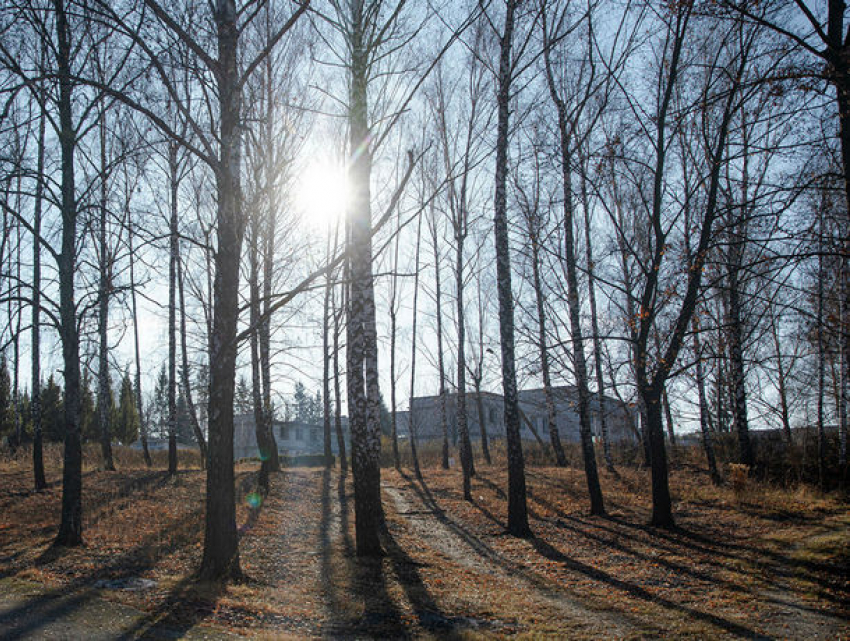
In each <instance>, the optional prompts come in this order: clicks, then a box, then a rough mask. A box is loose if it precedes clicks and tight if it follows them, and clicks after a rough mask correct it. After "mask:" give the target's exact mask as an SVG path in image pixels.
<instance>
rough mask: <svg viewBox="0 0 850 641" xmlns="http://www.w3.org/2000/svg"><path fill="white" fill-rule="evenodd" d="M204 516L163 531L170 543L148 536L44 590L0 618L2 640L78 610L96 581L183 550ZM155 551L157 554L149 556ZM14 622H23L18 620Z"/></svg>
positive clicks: (141, 568) (194, 514)
mask: <svg viewBox="0 0 850 641" xmlns="http://www.w3.org/2000/svg"><path fill="white" fill-rule="evenodd" d="M202 514H203V509H198V510H195V511H193V512H191V513H190V514H188V515H187V516H185V517H183V518H181V519H176V520H175V521H173V522H172V523H171V524H169V526H168V527H167V528H166V529H167V531H168V532H169V533H170V536H169V542H168V544H167V545H166V546H162V536H161V532H156V533H154V534H151V535H150V536H148V537H147V538H145V539H144V540H142V541H141V542H140V543H139V544H138V545H137V546H136V547H134V548H132V549H131V550H128V551H127V552H125V553H124V554H120V555H118V556H116V557H115V558H114V559H113V560H112V561H111V562H110V563H108V564H106V565H104V566H101V567H99V568H96V569H93V570H92V571H91V572H89V573H86V574H84V575H82V576H80V577H78V578H76V579H75V580H73V581H71V582H70V583H69V584H67V585H63V586H61V587H59V588H55V589H53V590H47V591H45V592H44V593H43V594H40V595H38V596H36V597H34V598H32V599H28V600H27V601H26V602H25V603H22V604H21V605H19V606H17V607H15V608H12V609H10V610H8V611H7V612H4V613H3V614H2V615H0V630H2V631H3V638H4V639H10V640H11V639H19V638H22V637H24V636H27V635H30V634H32V633H33V632H35V631H36V630H38V629H39V628H41V627H43V626H44V625H46V624H48V623H50V622H53V621H56V620H58V619H61V618H63V617H65V616H67V615H68V614H70V613H72V612H74V611H75V610H77V609H79V608H80V607H82V606H83V605H85V604H86V603H87V602H89V601H90V600H91V599H93V598H95V597H97V596H99V595H100V590H98V589H97V588H95V587H94V582H95V579H98V578H102V577H104V576H108V577H109V578H110V579H114V580H120V579H126V578H130V577H133V576H137V575H139V574H141V573H143V572H145V571H146V570H149V569H151V568H152V567H153V566H154V565H155V563H156V561H157V560H158V558H159V557H160V556H161V555H162V554H163V553H165V552H167V551H170V550H172V549H175V548H179V547H183V546H184V545H186V544H188V543H189V542H190V541H191V540H192V539H193V534H194V533H195V532H196V526H195V521H196V520H197V519H198V518H200V517H201V516H202ZM151 548H154V549H155V550H156V551H157V554H151V552H150V550H151ZM59 554H61V551H60V550H57V549H56V548H52V547H51V548H48V550H47V552H46V556H49V557H52V558H55V555H59ZM17 619H22V620H20V621H17Z"/></svg>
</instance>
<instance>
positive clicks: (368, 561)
mask: <svg viewBox="0 0 850 641" xmlns="http://www.w3.org/2000/svg"><path fill="white" fill-rule="evenodd" d="M345 480H346V477H345V476H342V475H341V476H340V477H339V481H338V484H337V499H338V503H339V527H340V533H339V535H340V538H341V540H342V541H341V542H342V555H341V556H342V560H341V561H342V564H343V567H342V568H338V564H339V563H340V559H339V558H338V557H337V556H336V555H335V554H334V542H333V536H332V532H331V526H332V516H333V507H332V505H331V496H330V487H331V471H330V470H329V469H327V470H325V471H324V473H323V477H322V498H321V504H322V522H321V524H320V527H319V536H320V541H321V546H322V550H321V557H322V558H321V566H322V576H321V582H322V586H323V588H324V589H323V592H324V594H325V601H326V603H325V605H326V609H327V610H328V612H329V614H330V615H331V616H332V617H333V619H332V620H331V621H330V623H329V624H327V626H326V628H327V629H326V630H324V631H323V632H324V634H326V635H330V636H347V635H354V636H358V635H362V634H368V635H372V636H378V637H390V638H407V637H409V636H410V633H409V630H408V629H407V628H406V627H405V625H404V621H403V619H402V613H401V611H400V610H399V609H398V608H397V607H396V605H395V603H394V601H393V599H392V597H391V596H390V594H389V592H388V591H387V581H386V576H385V573H384V567H383V565H384V559H383V558H381V557H373V558H368V557H367V558H358V557H357V554H356V550H355V546H354V542H353V541H352V539H351V534H350V532H349V524H350V521H349V519H350V516H349V511H350V506H349V501H348V495H347V493H346V485H345ZM339 572H342V573H344V575H345V576H344V577H338V576H336V575H337V574H338V573H339ZM340 579H343V582H348V583H349V584H350V586H351V589H350V592H348V591H346V590H345V588H344V586H343V588H342V589H341V588H340V586H339V585H338V583H339V582H340V581H339V580H340ZM346 580H347V581H346ZM352 597H353V598H354V599H355V600H356V602H355V603H352ZM355 607H356V608H357V609H358V610H360V609H361V608H362V614H360V615H353V616H346V614H345V613H346V611H348V612H352V610H353V609H354V608H355ZM340 615H342V616H340Z"/></svg>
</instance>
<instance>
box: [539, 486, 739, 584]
mask: <svg viewBox="0 0 850 641" xmlns="http://www.w3.org/2000/svg"><path fill="white" fill-rule="evenodd" d="M528 496H529V498H530V499H531V500H532V501H534V502H535V503H538V504H539V505H542V506H543V507H545V508H547V509H548V510H550V511H552V512H554V513H555V514H557V515H558V521H557V522H556V523H555V525H556V527H558V528H561V529H565V530H569V531H571V532H575V533H576V534H578V535H580V536H583V537H584V538H586V539H588V540H590V541H593V542H594V543H597V544H598V545H599V546H601V547H607V548H610V549H612V550H616V551H618V552H621V553H623V554H626V555H629V556H632V557H634V558H636V559H640V560H641V561H646V562H647V563H653V564H657V565H661V566H663V567H665V568H667V569H668V570H672V571H673V572H676V573H677V574H686V575H688V576H691V577H693V578H695V579H698V580H700V581H704V582H706V583H711V584H712V585H718V584H720V585H723V586H724V587H727V588H729V589H731V590H732V591H735V592H745V593H748V591H747V590H745V589H743V588H742V587H741V586H739V585H736V584H735V583H732V582H730V581H726V580H723V579H721V578H719V577H717V576H714V575H711V574H707V573H705V572H702V571H700V570H696V569H694V568H691V567H688V566H685V565H681V564H679V563H674V562H673V561H669V560H667V559H665V558H663V557H662V556H654V557H650V556H649V555H647V554H644V553H643V552H639V551H638V550H636V549H634V548H633V547H630V546H628V545H624V544H623V543H620V542H619V541H612V540H610V539H606V538H605V537H602V536H600V535H598V534H593V533H592V532H589V531H587V530H585V529H582V528H580V527H577V526H576V525H570V524H569V521H574V522H576V523H581V524H582V525H586V526H588V527H597V524H596V523H592V524H589V523H585V522H584V521H580V520H578V519H575V518H574V517H572V516H570V515H569V514H566V513H564V512H563V511H562V510H560V509H559V508H558V507H557V506H556V505H553V504H552V503H551V502H550V501H547V500H546V499H544V498H543V497H541V496H539V495H537V494H536V493H534V492H532V491H531V490H529V492H528ZM537 518H539V519H540V520H543V519H542V517H537ZM547 520H548V519H547ZM601 529H604V530H605V531H607V532H611V533H614V534H622V533H618V532H617V530H612V529H611V528H606V527H602V528H601ZM709 565H712V566H713V567H716V568H719V569H726V566H725V565H723V564H722V563H710V562H709Z"/></svg>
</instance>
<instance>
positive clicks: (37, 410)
mask: <svg viewBox="0 0 850 641" xmlns="http://www.w3.org/2000/svg"><path fill="white" fill-rule="evenodd" d="M42 95H43V94H42ZM46 120H47V117H46V116H45V114H44V112H43V111H42V113H41V115H40V116H39V119H38V151H37V153H38V160H37V161H36V162H37V165H36V172H35V178H36V184H35V211H34V212H33V221H32V227H33V241H32V345H31V346H30V352H31V353H30V364H31V366H32V380H31V383H30V386H31V388H32V392H31V400H30V409H31V412H32V465H33V477H34V480H35V491H36V492H40V491H41V490H43V489H45V488H46V487H47V480H46V479H45V478H44V456H43V452H42V450H43V447H42V443H43V437H42V432H41V326H40V325H41V212H42V207H43V203H44V180H45V176H44V135H45V126H46V125H45V121H46Z"/></svg>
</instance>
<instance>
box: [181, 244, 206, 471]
mask: <svg viewBox="0 0 850 641" xmlns="http://www.w3.org/2000/svg"><path fill="white" fill-rule="evenodd" d="M177 295H178V298H179V300H180V352H181V355H182V357H183V367H182V368H181V370H182V372H181V378H182V379H183V398H184V399H185V400H186V407H187V408H188V409H189V420H191V421H192V431H193V432H194V434H195V441H196V442H197V443H198V450H199V452H200V454H201V468H202V469H206V467H207V442H206V439H205V438H204V433H203V431H202V430H201V423H200V421H199V420H198V410H197V408H196V407H195V401H194V400H193V399H192V384H191V381H190V380H189V350H188V346H187V344H186V300H185V296H184V291H183V261H182V260H180V257H179V256H178V258H177Z"/></svg>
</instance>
